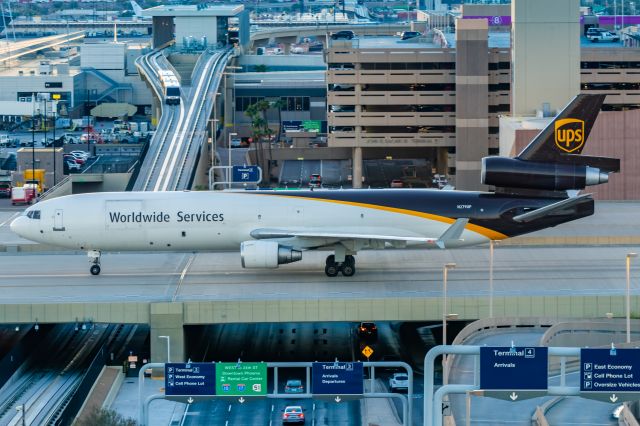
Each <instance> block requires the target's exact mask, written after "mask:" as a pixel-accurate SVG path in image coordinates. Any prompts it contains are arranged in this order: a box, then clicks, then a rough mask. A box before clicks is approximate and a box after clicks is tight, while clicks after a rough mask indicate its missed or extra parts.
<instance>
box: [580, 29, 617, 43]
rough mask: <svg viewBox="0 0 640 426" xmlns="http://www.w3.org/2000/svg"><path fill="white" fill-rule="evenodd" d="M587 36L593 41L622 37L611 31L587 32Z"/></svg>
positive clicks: (615, 39)
mask: <svg viewBox="0 0 640 426" xmlns="http://www.w3.org/2000/svg"><path fill="white" fill-rule="evenodd" d="M587 38H588V39H589V40H590V41H591V43H596V42H599V41H614V42H615V41H620V37H619V36H618V35H617V34H614V33H611V32H609V31H598V32H594V33H591V34H587Z"/></svg>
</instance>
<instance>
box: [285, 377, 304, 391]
mask: <svg viewBox="0 0 640 426" xmlns="http://www.w3.org/2000/svg"><path fill="white" fill-rule="evenodd" d="M284 393H304V386H302V381H301V380H295V379H292V380H287V384H286V385H284Z"/></svg>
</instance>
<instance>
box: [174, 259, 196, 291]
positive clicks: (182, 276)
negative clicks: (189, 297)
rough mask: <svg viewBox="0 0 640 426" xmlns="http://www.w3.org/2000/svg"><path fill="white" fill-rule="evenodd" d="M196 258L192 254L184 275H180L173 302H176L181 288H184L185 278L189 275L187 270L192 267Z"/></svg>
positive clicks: (183, 271) (183, 272)
mask: <svg viewBox="0 0 640 426" xmlns="http://www.w3.org/2000/svg"><path fill="white" fill-rule="evenodd" d="M195 258H196V255H195V254H192V255H191V256H190V257H189V260H188V261H187V264H186V265H185V267H184V269H183V270H182V273H181V274H180V278H179V279H178V285H177V286H176V291H175V292H174V293H173V300H172V301H173V302H175V301H176V298H177V297H178V293H179V292H180V287H182V283H183V282H184V277H185V276H186V275H187V270H188V269H189V266H191V264H192V263H193V261H194V260H195Z"/></svg>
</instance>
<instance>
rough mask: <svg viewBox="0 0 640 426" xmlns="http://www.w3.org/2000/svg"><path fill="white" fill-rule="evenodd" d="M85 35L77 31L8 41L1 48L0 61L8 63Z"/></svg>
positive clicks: (79, 38)
mask: <svg viewBox="0 0 640 426" xmlns="http://www.w3.org/2000/svg"><path fill="white" fill-rule="evenodd" d="M84 36H85V35H84V32H82V31H76V32H72V33H68V34H63V35H53V36H48V37H40V38H36V39H30V40H23V41H19V42H15V43H7V44H6V45H4V46H2V47H1V48H0V63H5V65H6V63H7V62H9V61H11V60H14V59H18V58H20V57H22V56H25V55H30V54H33V53H36V52H39V51H40V50H46V49H51V48H54V47H56V46H60V45H61V44H65V43H69V42H71V41H77V40H81V39H83V38H84Z"/></svg>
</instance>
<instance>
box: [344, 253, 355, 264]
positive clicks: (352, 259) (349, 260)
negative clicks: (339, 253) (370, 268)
mask: <svg viewBox="0 0 640 426" xmlns="http://www.w3.org/2000/svg"><path fill="white" fill-rule="evenodd" d="M344 263H345V264H347V265H351V266H356V258H355V257H353V256H352V255H350V254H348V255H346V256H345V257H344Z"/></svg>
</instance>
